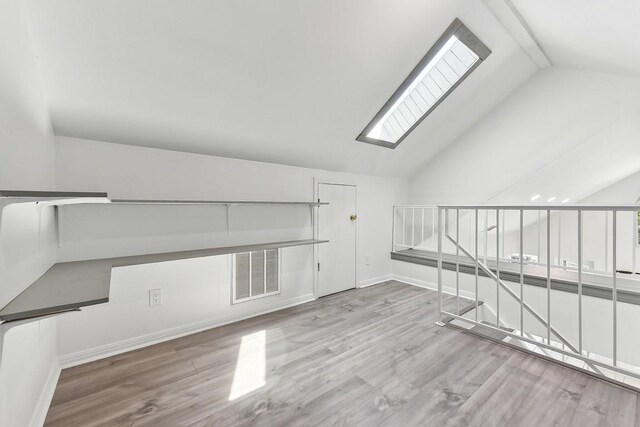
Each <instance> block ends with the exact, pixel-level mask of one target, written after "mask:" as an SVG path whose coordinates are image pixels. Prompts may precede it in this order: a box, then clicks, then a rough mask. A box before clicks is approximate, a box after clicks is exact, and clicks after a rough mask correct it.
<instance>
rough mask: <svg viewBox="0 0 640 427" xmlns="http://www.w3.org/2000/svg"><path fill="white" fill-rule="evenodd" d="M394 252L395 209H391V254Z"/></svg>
mask: <svg viewBox="0 0 640 427" xmlns="http://www.w3.org/2000/svg"><path fill="white" fill-rule="evenodd" d="M395 251H396V207H395V206H394V207H393V214H392V215H391V252H395Z"/></svg>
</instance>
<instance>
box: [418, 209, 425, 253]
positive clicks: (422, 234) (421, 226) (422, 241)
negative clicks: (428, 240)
mask: <svg viewBox="0 0 640 427" xmlns="http://www.w3.org/2000/svg"><path fill="white" fill-rule="evenodd" d="M420 210H421V211H422V223H421V225H420V233H421V234H420V236H421V239H420V244H419V245H418V246H422V247H424V210H425V208H421V209H420Z"/></svg>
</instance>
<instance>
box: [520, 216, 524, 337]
mask: <svg viewBox="0 0 640 427" xmlns="http://www.w3.org/2000/svg"><path fill="white" fill-rule="evenodd" d="M523 257H524V211H523V210H522V209H520V336H523V334H524V261H523Z"/></svg>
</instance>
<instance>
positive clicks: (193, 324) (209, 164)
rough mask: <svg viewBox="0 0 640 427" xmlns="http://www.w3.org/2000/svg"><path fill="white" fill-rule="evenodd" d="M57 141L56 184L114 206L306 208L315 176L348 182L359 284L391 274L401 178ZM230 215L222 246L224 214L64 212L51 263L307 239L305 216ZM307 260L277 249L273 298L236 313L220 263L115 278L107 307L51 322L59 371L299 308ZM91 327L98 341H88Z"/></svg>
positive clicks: (159, 267)
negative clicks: (274, 204)
mask: <svg viewBox="0 0 640 427" xmlns="http://www.w3.org/2000/svg"><path fill="white" fill-rule="evenodd" d="M56 140H57V163H56V165H57V170H58V174H57V185H58V187H59V188H62V189H66V190H78V191H89V190H90V191H106V192H108V193H109V195H110V196H111V197H112V198H144V199H150V198H157V199H216V200H279V201H310V200H312V199H313V195H314V188H313V183H314V178H317V179H320V180H325V181H332V182H342V183H349V184H355V185H357V188H358V201H357V209H358V224H357V234H358V239H357V249H358V259H357V276H358V282H359V283H361V284H368V283H371V282H375V281H377V280H384V279H387V278H389V277H390V275H391V261H390V257H389V251H390V241H391V223H392V221H391V214H392V206H393V205H394V204H401V203H404V202H405V201H406V190H407V181H406V180H402V179H394V178H386V177H372V176H365V175H354V174H345V173H335V172H328V171H321V170H314V169H305V168H296V167H290V166H282V165H275V164H267V163H259V162H251V161H245V160H236V159H229V158H222V157H213V156H205V155H197V154H189V153H180V152H172V151H166V150H158V149H149V148H140V147H132V146H125V145H118V144H110V143H104V142H96V141H88V140H81V139H74V138H65V137H58V138H56ZM233 209H234V211H233V212H232V223H231V224H232V232H231V237H227V236H226V233H225V229H224V215H223V214H224V208H221V207H184V206H178V207H175V206H165V207H157V206H155V207H149V206H143V207H140V206H138V207H132V206H91V207H88V206H67V207H65V209H64V212H63V220H62V224H63V229H64V230H65V231H64V237H63V243H62V248H60V250H59V255H58V256H59V259H60V260H72V259H80V258H91V257H95V256H113V255H123V254H126V253H141V252H144V251H145V250H149V248H150V247H152V248H153V250H159V251H163V250H177V249H182V248H186V247H193V245H195V246H206V245H208V244H211V243H215V244H217V245H218V244H220V245H226V244H241V243H248V242H252V241H253V242H255V240H254V239H256V238H257V239H258V240H263V241H268V240H273V239H277V240H287V239H288V238H291V239H293V238H304V237H305V236H307V238H308V237H310V231H311V228H310V225H311V224H310V215H309V208H308V207H304V208H277V209H280V211H277V210H276V211H274V210H273V209H274V208H267V207H263V208H245V207H238V208H233ZM235 209H237V211H236V210H235ZM247 209H251V211H250V213H251V215H254V214H255V213H256V212H258V213H259V214H260V216H259V217H260V220H259V221H258V219H257V218H256V217H255V216H254V217H252V216H247V211H246V210H247ZM282 209H292V210H290V211H288V212H285V211H284V210H282ZM320 209H322V208H320ZM234 212H235V213H234ZM243 212H244V213H243ZM269 212H271V213H269ZM274 212H276V213H277V214H274ZM278 212H279V213H278ZM320 215H322V210H320ZM261 216H265V217H268V218H267V219H263V218H261ZM278 218H280V219H278ZM234 221H236V222H234ZM264 221H271V223H270V224H271V225H270V226H267V225H266V224H265V223H264ZM274 221H275V222H274ZM278 221H279V222H278ZM274 224H276V225H275V226H274ZM271 227H274V228H273V229H272V228H271ZM248 228H252V229H251V231H250V233H249V232H247V229H248ZM307 233H308V234H307ZM131 235H134V236H135V238H134V239H131V238H130V237H131ZM312 255H313V250H312V248H311V247H298V248H286V249H283V270H282V272H283V281H282V288H283V292H282V294H281V295H279V296H276V297H269V298H265V299H263V300H256V301H253V302H250V303H244V304H241V305H238V306H233V307H230V306H229V289H230V282H229V264H228V257H226V256H223V257H213V258H204V259H196V260H188V261H177V262H172V263H170V264H156V265H144V266H136V267H127V268H121V269H115V270H114V274H113V277H112V284H111V286H112V288H111V301H110V302H109V303H108V304H104V305H101V306H96V307H90V308H86V309H84V310H83V312H81V313H74V314H68V315H65V316H62V317H61V318H60V320H59V322H60V324H59V336H60V340H59V344H60V354H61V356H62V358H63V360H64V362H65V363H66V364H74V363H78V362H80V361H83V360H88V359H91V358H95V357H99V356H103V355H105V354H108V353H109V352H118V351H122V350H123V349H125V348H131V347H132V346H136V345H139V344H140V343H141V341H142V340H147V342H149V341H153V340H157V339H163V338H166V337H168V336H171V334H173V333H175V334H179V333H181V332H184V331H185V330H188V329H189V328H192V329H193V328H198V327H204V326H206V325H208V326H211V325H215V324H220V323H224V322H227V321H229V320H232V319H237V318H242V317H244V316H247V315H249V314H250V313H258V312H263V311H267V310H272V309H276V308H278V307H282V306H286V305H289V304H292V303H296V302H300V301H303V300H306V299H308V298H310V297H312V295H313V266H312V263H313V256H312ZM365 256H370V257H371V262H370V265H365V262H364V260H365ZM159 284H160V285H161V286H158V285H159ZM157 287H162V288H163V291H164V292H165V293H166V297H165V299H164V302H163V304H164V305H163V306H162V307H159V308H158V307H154V308H149V307H148V301H147V298H148V290H149V289H153V288H157ZM105 322H109V325H110V326H109V328H108V331H105V328H103V327H101V325H104V324H105ZM96 330H100V331H104V332H100V333H99V334H96V333H95V331H96ZM141 337H142V338H141Z"/></svg>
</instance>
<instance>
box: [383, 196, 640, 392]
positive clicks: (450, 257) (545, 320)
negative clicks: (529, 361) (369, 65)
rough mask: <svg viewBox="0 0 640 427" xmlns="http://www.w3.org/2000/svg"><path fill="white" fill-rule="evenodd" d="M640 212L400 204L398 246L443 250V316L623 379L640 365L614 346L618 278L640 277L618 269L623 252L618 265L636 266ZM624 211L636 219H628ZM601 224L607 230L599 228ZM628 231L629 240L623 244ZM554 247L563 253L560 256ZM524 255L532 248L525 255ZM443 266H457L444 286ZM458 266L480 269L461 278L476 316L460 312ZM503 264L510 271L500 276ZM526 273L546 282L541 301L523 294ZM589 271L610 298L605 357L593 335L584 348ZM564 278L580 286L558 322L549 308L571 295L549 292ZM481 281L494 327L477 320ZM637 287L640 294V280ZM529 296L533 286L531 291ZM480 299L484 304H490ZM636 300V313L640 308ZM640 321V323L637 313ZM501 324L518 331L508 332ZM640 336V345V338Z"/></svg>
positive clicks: (635, 374) (639, 371) (604, 321)
mask: <svg viewBox="0 0 640 427" xmlns="http://www.w3.org/2000/svg"><path fill="white" fill-rule="evenodd" d="M638 209H639V207H638V206H576V205H557V206H551V205H547V206H544V205H534V206H488V205H477V206H468V205H444V206H438V207H436V206H396V207H394V227H393V251H394V252H399V253H406V254H411V253H416V254H417V255H424V256H434V255H435V256H436V257H437V269H438V279H437V280H438V292H439V298H438V307H439V311H440V318H441V323H445V322H448V321H451V320H453V319H456V320H459V321H462V322H464V323H467V324H469V325H470V326H476V325H481V326H483V327H489V328H493V329H496V330H499V331H500V332H501V333H503V334H504V335H505V336H509V337H511V338H515V339H518V340H519V341H520V342H522V343H525V344H527V346H528V347H531V346H534V347H536V348H539V349H541V350H544V351H545V352H554V353H556V354H558V355H560V356H562V357H564V358H565V359H567V358H570V359H575V360H576V361H581V362H584V363H585V364H586V367H587V369H589V370H591V371H593V372H596V373H598V374H602V375H605V376H608V377H611V376H612V377H615V378H616V379H620V376H622V377H623V378H634V379H640V368H638V367H640V363H637V362H636V363H628V361H627V360H620V358H619V352H618V350H619V313H618V310H619V308H620V307H619V304H620V302H619V300H618V291H619V290H618V284H619V282H620V281H621V280H622V281H625V283H627V282H629V281H630V280H633V279H634V278H635V277H636V275H635V274H633V275H629V274H625V275H624V277H623V275H622V274H620V272H619V270H621V268H620V259H621V255H622V257H623V258H624V264H625V265H624V266H623V267H624V268H622V269H624V270H628V271H630V272H631V273H635V272H636V271H635V266H636V247H637V246H638V241H637V237H636V236H637V234H638V228H637V211H638ZM585 217H588V224H585ZM626 217H630V218H632V221H630V220H627V219H626ZM507 222H509V225H507V224H506V223H507ZM621 224H622V225H624V226H621ZM602 226H604V229H605V230H600V229H597V230H596V228H600V227H602ZM554 227H555V230H554ZM585 230H587V233H585ZM552 231H553V232H552ZM621 236H623V238H621ZM585 237H586V239H585ZM627 238H628V239H629V240H630V243H627V242H623V241H621V240H626V239H627ZM601 246H602V247H601ZM509 247H510V248H511V249H512V253H511V255H508V252H505V248H509ZM585 247H587V248H588V258H589V259H586V260H585V254H584V252H585ZM623 248H624V249H623ZM513 249H515V251H513ZM420 251H423V252H422V253H421V252H420ZM554 251H555V255H557V257H555V258H554V256H553V254H554ZM563 251H564V252H563ZM527 252H530V254H529V255H527ZM444 263H447V270H451V273H447V274H450V276H447V277H448V279H447V282H446V283H443V281H444V280H445V279H444V273H443V264H444ZM452 265H454V266H452ZM461 265H466V266H467V270H466V271H467V273H468V272H469V271H470V270H469V268H468V267H471V268H472V270H471V271H473V273H472V276H475V277H473V281H469V280H468V279H465V283H466V290H465V294H464V296H463V300H464V299H465V298H466V299H467V300H469V299H471V300H472V304H475V310H473V314H470V313H466V314H464V313H461V311H460V299H461V293H460V292H461V269H460V267H461ZM501 269H503V270H504V271H503V273H502V274H501ZM507 271H508V273H510V276H509V277H510V279H509V280H510V282H509V283H510V284H507V283H505V282H506V280H505V279H504V277H507V276H505V273H507ZM525 274H526V275H529V274H531V275H533V276H536V277H537V278H538V279H539V281H540V280H544V279H546V289H544V290H540V289H539V286H540V285H538V288H537V289H538V290H537V291H536V293H537V295H532V296H535V297H537V298H538V300H537V301H535V302H536V304H534V303H532V302H531V297H529V298H525V296H526V295H525V292H529V291H528V290H527V291H525ZM514 275H515V277H519V283H516V282H514V279H513V277H514ZM587 275H588V277H589V281H590V283H591V281H592V280H596V279H598V280H600V284H602V283H604V281H606V285H604V286H602V288H603V289H604V288H606V292H607V296H606V298H605V299H604V300H602V299H601V300H600V301H601V302H602V303H605V302H606V301H607V300H611V309H610V312H611V314H610V316H611V318H605V316H606V317H608V316H609V313H604V312H600V313H597V316H601V317H602V318H601V319H598V324H599V328H600V329H602V327H604V325H610V326H606V327H607V328H609V327H610V328H611V329H609V331H610V332H609V333H607V338H608V340H610V343H611V344H610V345H611V348H610V349H609V350H608V351H607V352H606V353H607V355H606V357H605V356H602V355H600V356H598V355H597V353H596V352H594V351H593V348H591V347H592V343H591V341H593V340H592V339H590V343H589V345H585V340H584V320H585V319H584V315H583V300H584V295H583V285H584V283H583V279H584V278H585V276H587ZM467 277H469V276H468V275H467ZM487 278H488V279H487ZM558 279H559V280H561V281H564V282H571V283H573V285H574V286H575V287H576V288H577V290H575V292H576V293H577V301H575V304H576V306H575V307H566V310H565V307H563V312H562V316H558V317H563V319H560V320H558V321H557V320H555V319H552V309H551V308H552V306H554V305H555V306H556V307H559V305H560V304H566V301H567V299H566V296H565V297H563V296H562V295H560V294H559V293H558V292H559V291H557V290H555V289H554V291H553V292H552V283H555V281H556V280H558ZM480 281H482V282H483V286H484V287H485V288H483V289H484V291H485V296H486V286H487V283H488V281H491V282H493V283H494V287H495V289H494V295H493V296H492V297H491V301H490V303H489V304H488V305H489V307H488V308H489V309H490V310H491V311H492V315H494V316H495V319H494V322H492V324H491V325H487V323H486V322H481V321H480V320H481V319H480V318H479V314H478V313H479V311H480V310H479V309H478V307H479V306H478V302H479V292H481V291H480V290H479V282H480ZM638 285H639V286H638V287H637V289H638V292H639V300H640V282H638ZM554 286H555V284H554ZM445 288H447V289H448V292H446V293H448V294H453V295H454V296H455V298H456V303H455V308H453V309H450V310H446V309H445V308H444V306H443V294H444V293H445ZM627 290H628V289H627ZM541 291H542V292H545V293H546V295H545V296H544V298H543V300H542V299H540V297H541V295H540V292H541ZM533 293H534V292H533V291H532V292H531V294H533ZM470 296H471V298H470ZM501 299H502V301H501ZM561 301H563V302H561ZM590 301H591V300H590ZM484 303H485V305H487V301H484ZM505 304H507V306H508V307H509V310H510V314H511V318H510V322H511V324H509V325H507V324H506V323H505V322H504V321H503V320H504V319H503V318H501V315H502V313H501V309H502V308H503V307H507V306H505ZM590 304H592V303H591V302H590ZM627 305H628V304H627ZM637 307H639V308H638V310H640V306H637ZM516 308H517V311H519V313H518V314H517V315H515V314H514V313H515V309H516ZM623 308H625V307H623ZM556 309H557V308H556ZM509 310H507V311H509ZM572 311H576V313H575V317H576V319H574V320H572V322H575V324H577V333H567V331H566V329H567V327H566V322H567V319H566V318H565V317H566V316H567V313H569V312H572ZM607 311H608V310H607ZM556 313H557V312H556ZM639 313H640V311H639ZM525 314H526V315H527V321H528V322H529V321H531V322H534V323H536V324H537V333H532V332H531V331H527V330H526V329H527V328H526V327H525ZM625 315H627V314H625ZM589 320H590V321H591V320H592V319H589ZM637 321H640V317H639V318H638V319H637ZM562 322H565V323H564V324H562ZM591 323H593V322H591ZM591 323H590V324H591ZM504 326H509V327H511V328H513V329H514V330H513V331H510V330H508V329H505V327H504ZM625 326H626V327H627V328H630V327H631V325H625ZM560 329H563V330H562V331H561V330H560ZM542 330H544V332H542ZM600 333H602V332H600ZM626 335H629V334H626ZM637 341H638V343H637V345H638V347H639V348H640V339H638V340H637ZM634 345H636V344H634ZM587 347H589V348H587ZM600 354H602V352H601V353H600ZM638 384H640V383H638Z"/></svg>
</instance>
